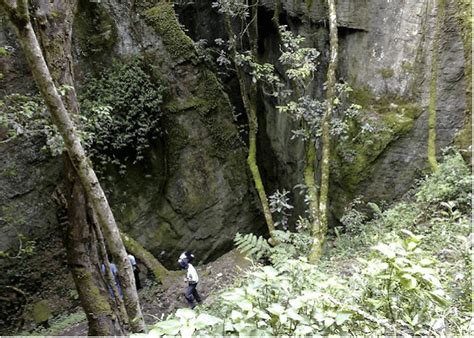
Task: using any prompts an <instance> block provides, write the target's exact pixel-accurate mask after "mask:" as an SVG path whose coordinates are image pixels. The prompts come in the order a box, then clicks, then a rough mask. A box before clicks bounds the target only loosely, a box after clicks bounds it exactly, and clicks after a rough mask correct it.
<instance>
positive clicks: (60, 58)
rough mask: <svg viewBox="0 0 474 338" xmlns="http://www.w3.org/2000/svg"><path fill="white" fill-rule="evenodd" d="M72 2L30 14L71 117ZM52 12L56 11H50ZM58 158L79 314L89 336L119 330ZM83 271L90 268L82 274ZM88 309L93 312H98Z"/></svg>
mask: <svg viewBox="0 0 474 338" xmlns="http://www.w3.org/2000/svg"><path fill="white" fill-rule="evenodd" d="M77 2H78V1H77V0H67V1H56V3H55V4H54V5H53V4H51V3H50V2H49V1H48V0H35V1H33V3H34V6H35V8H36V10H35V13H34V17H35V19H36V20H35V23H36V27H35V28H36V34H38V37H39V41H40V43H41V47H42V50H43V55H44V57H45V60H46V63H47V65H48V68H49V70H50V72H51V76H52V78H53V80H54V83H55V85H56V86H57V87H59V86H61V85H68V86H70V87H71V89H70V90H68V91H67V93H66V94H65V97H64V104H65V105H66V107H67V110H68V111H69V113H70V114H71V115H72V116H75V115H77V114H79V106H78V104H77V98H76V93H75V91H74V78H73V69H72V56H71V37H72V26H73V21H74V16H75V14H76V10H77ZM53 11H54V12H55V13H61V14H60V15H57V14H56V15H52V12H53ZM63 161H64V170H65V173H66V177H67V179H66V183H65V185H66V186H68V187H70V191H68V192H66V196H67V206H69V207H68V211H69V212H68V216H70V219H69V222H68V227H67V235H66V237H65V238H66V240H65V243H64V244H65V247H66V250H67V253H68V262H69V266H70V267H71V269H70V270H71V273H72V275H73V278H74V282H75V284H76V289H77V290H78V295H79V299H80V301H81V304H82V306H83V308H84V312H86V314H87V320H88V322H89V334H93V335H97V334H100V335H114V334H117V333H120V334H125V333H126V331H124V329H125V327H123V326H120V325H118V323H127V317H126V316H123V315H121V316H120V317H121V318H120V322H119V321H118V320H117V317H116V316H115V314H114V313H113V308H110V306H109V308H107V304H106V303H105V302H106V301H107V302H108V300H109V299H108V297H109V296H108V294H109V293H108V291H107V290H106V289H105V288H104V287H103V278H100V279H98V278H99V277H102V275H99V276H98V275H97V274H96V273H93V270H94V269H96V267H97V266H100V264H101V263H100V262H104V259H103V258H100V259H99V258H98V257H97V252H96V250H95V248H96V246H97V242H96V241H95V240H94V236H92V234H91V233H90V229H91V226H92V225H93V224H91V223H90V219H91V217H86V216H87V215H88V214H91V212H90V210H85V209H84V210H81V208H85V207H86V205H87V199H86V197H85V195H84V189H83V188H82V186H81V183H80V180H79V176H78V175H77V173H76V170H75V169H74V167H73V166H72V164H71V161H70V159H69V157H67V156H64V157H63ZM75 201H77V203H76V202H75ZM87 241H88V242H87ZM86 248H89V249H86ZM91 251H92V253H91V254H89V256H88V259H86V260H84V256H86V255H87V254H88V253H89V252H91ZM81 261H83V262H84V263H83V265H82V266H81V267H80V268H78V266H79V265H78V264H81ZM86 269H90V270H88V271H87V272H85V270H86ZM84 274H87V278H82V277H83V276H84ZM109 284H110V281H109ZM112 285H114V286H115V283H112ZM99 286H101V287H99ZM95 289H96V290H100V291H102V292H105V293H104V294H101V295H100V296H99V297H97V296H96V295H95V294H94V293H93V292H92V291H91V290H95ZM122 306H123V305H122ZM94 311H99V313H95V312H94ZM119 313H121V312H119ZM107 319H108V320H109V321H110V322H109V323H105V321H106V320H107Z"/></svg>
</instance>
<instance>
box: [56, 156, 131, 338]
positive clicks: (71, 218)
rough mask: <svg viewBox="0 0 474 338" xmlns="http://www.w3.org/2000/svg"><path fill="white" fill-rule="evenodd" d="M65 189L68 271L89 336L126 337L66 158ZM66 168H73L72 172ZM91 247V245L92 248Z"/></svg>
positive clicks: (62, 203) (61, 203) (78, 186)
mask: <svg viewBox="0 0 474 338" xmlns="http://www.w3.org/2000/svg"><path fill="white" fill-rule="evenodd" d="M64 163H65V166H66V168H65V171H66V175H67V177H66V180H67V181H68V182H67V183H66V188H63V189H61V191H60V193H58V196H57V197H59V198H58V201H59V203H58V204H59V208H58V209H59V210H61V211H66V215H64V216H65V217H64V218H65V219H66V220H65V222H64V223H66V231H65V232H66V234H65V236H64V244H65V247H66V252H67V261H68V265H69V269H70V271H71V274H72V276H73V279H74V282H75V284H76V288H77V293H78V295H79V300H80V302H81V305H82V308H83V309H84V312H85V313H86V316H87V320H88V323H89V332H88V334H89V335H90V336H114V335H124V334H126V331H124V330H123V328H122V327H121V325H120V322H119V320H118V318H117V315H116V314H115V312H114V309H113V308H112V307H111V306H110V300H109V293H108V291H107V289H106V285H105V283H104V281H103V278H101V277H102V275H101V271H100V269H99V265H100V264H99V257H98V255H97V247H96V245H95V243H93V242H94V239H93V236H92V227H91V225H90V222H88V218H87V212H86V200H85V197H84V191H83V188H82V184H81V182H80V181H79V180H78V177H77V175H76V174H75V172H74V170H73V167H72V164H71V162H70V161H69V159H68V158H66V156H65V160H64ZM67 167H70V168H69V169H68V168H67ZM91 243H92V245H91Z"/></svg>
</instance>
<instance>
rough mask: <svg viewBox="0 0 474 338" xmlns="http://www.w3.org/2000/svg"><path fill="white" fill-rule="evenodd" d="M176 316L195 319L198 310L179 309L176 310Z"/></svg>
mask: <svg viewBox="0 0 474 338" xmlns="http://www.w3.org/2000/svg"><path fill="white" fill-rule="evenodd" d="M176 317H178V318H182V319H193V318H196V312H194V311H193V310H191V309H178V310H177V311H176Z"/></svg>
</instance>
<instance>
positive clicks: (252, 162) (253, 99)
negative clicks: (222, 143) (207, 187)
mask: <svg viewBox="0 0 474 338" xmlns="http://www.w3.org/2000/svg"><path fill="white" fill-rule="evenodd" d="M257 5H258V2H256V3H253V4H252V6H251V18H250V24H249V27H248V29H247V30H246V31H247V36H248V38H249V43H250V52H251V54H252V58H254V60H257V58H258V45H257V42H258V21H257V19H258V15H257V11H258V6H257ZM243 20H244V19H243ZM224 21H225V27H226V30H227V34H228V36H229V42H230V50H231V56H232V58H233V60H234V61H235V57H236V55H237V53H238V52H239V51H238V45H239V42H238V41H237V39H236V33H235V32H234V29H233V27H232V22H231V19H230V16H229V15H228V14H224ZM241 34H243V33H242V32H239V36H240V35H241ZM234 65H235V70H236V74H237V79H238V81H239V86H240V94H241V97H242V102H243V104H244V109H245V112H246V113H247V119H248V123H249V149H248V156H247V164H248V166H249V169H250V172H251V174H252V179H253V182H254V184H255V189H256V190H257V193H258V197H259V199H260V203H261V205H262V210H263V215H264V217H265V222H266V224H267V228H268V232H269V234H270V237H271V239H272V241H273V242H275V240H274V237H273V231H274V230H275V224H274V222H273V217H272V213H271V211H270V205H269V203H268V197H267V193H266V192H265V187H264V185H263V181H262V177H261V175H260V169H259V167H258V164H257V132H258V118H257V95H258V89H257V81H256V80H255V79H251V80H250V81H248V80H247V78H246V74H245V71H244V69H243V67H242V66H241V65H240V64H238V63H237V62H234Z"/></svg>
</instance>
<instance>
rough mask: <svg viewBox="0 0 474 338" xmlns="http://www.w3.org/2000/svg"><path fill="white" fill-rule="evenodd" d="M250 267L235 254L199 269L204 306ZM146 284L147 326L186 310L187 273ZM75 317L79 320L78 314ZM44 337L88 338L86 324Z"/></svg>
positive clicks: (142, 297)
mask: <svg viewBox="0 0 474 338" xmlns="http://www.w3.org/2000/svg"><path fill="white" fill-rule="evenodd" d="M249 264H250V263H249V261H247V260H246V259H245V258H244V257H243V256H242V255H240V254H239V253H238V252H236V251H235V250H234V251H231V252H229V253H227V254H225V255H223V256H222V257H220V258H218V259H217V260H216V261H214V262H211V263H209V264H206V265H202V266H198V267H197V270H198V274H199V276H200V283H199V286H198V291H199V293H200V295H201V297H202V299H203V301H204V303H207V302H209V301H210V300H211V299H212V296H213V294H215V293H216V292H217V291H219V290H221V289H223V288H226V287H228V286H230V285H232V283H233V282H234V281H235V280H236V277H238V276H239V274H240V273H241V271H242V270H243V269H245V268H247V267H248V266H249ZM145 283H146V284H147V285H146V286H145V287H143V288H142V289H141V290H140V292H139V295H140V301H141V305H142V310H143V313H144V316H145V321H146V322H147V324H152V323H155V322H156V321H157V319H158V318H161V317H162V316H167V315H168V314H170V313H172V312H174V311H175V310H176V309H178V308H182V307H187V302H186V299H185V298H184V290H185V288H186V283H185V282H184V272H182V271H173V272H171V275H170V277H169V279H168V280H167V281H165V282H164V284H163V285H157V284H154V283H147V282H145ZM75 315H76V316H77V313H76V314H75ZM41 334H43V332H42V333H41ZM44 334H57V335H61V336H78V335H79V336H80V335H87V321H79V322H78V323H75V324H73V325H71V326H69V327H67V328H64V330H62V331H60V332H51V331H50V332H47V331H46V332H44Z"/></svg>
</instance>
